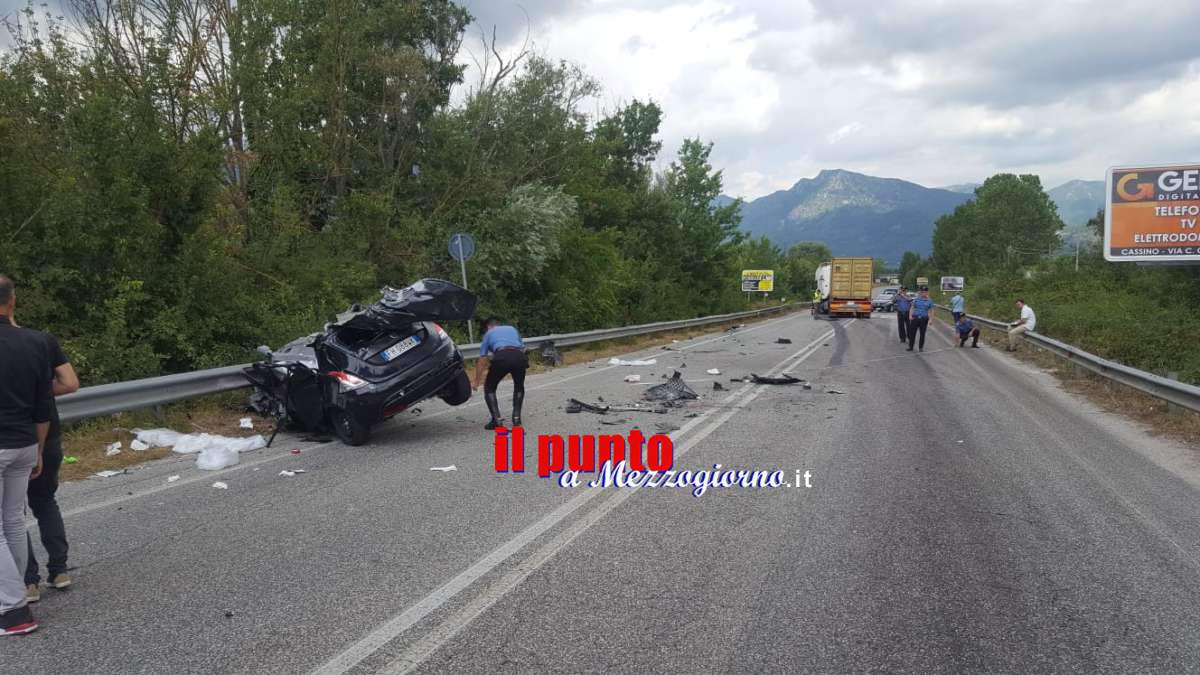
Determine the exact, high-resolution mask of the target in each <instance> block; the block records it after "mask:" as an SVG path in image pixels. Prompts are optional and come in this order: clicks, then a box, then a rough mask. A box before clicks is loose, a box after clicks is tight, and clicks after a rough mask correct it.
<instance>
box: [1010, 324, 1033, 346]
mask: <svg viewBox="0 0 1200 675" xmlns="http://www.w3.org/2000/svg"><path fill="white" fill-rule="evenodd" d="M1027 330H1029V329H1028V328H1026V327H1025V324H1021V325H1020V326H1014V327H1012V328H1010V329H1008V348H1009V349H1016V348H1017V341H1018V340H1020V339H1021V336H1023V335H1025V331H1027Z"/></svg>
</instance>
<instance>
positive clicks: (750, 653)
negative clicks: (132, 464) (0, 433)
mask: <svg viewBox="0 0 1200 675" xmlns="http://www.w3.org/2000/svg"><path fill="white" fill-rule="evenodd" d="M889 319H891V315H877V318H875V319H872V320H858V321H844V322H836V323H831V322H825V321H814V320H813V319H812V318H811V317H810V316H808V315H807V314H803V313H801V314H794V315H791V316H789V317H785V318H782V319H776V320H771V321H766V322H763V323H760V324H755V325H752V326H748V327H746V328H745V329H743V330H741V331H737V332H735V333H733V334H730V335H726V334H718V335H709V336H704V337H698V338H695V339H693V340H688V341H685V342H681V343H679V344H676V345H673V346H674V348H675V349H676V350H678V351H665V350H643V351H641V352H638V353H636V354H635V355H634V356H639V357H642V358H657V359H658V364H657V365H655V366H650V367H637V368H634V367H610V366H607V365H605V364H604V363H603V362H596V363H592V364H582V365H577V366H571V367H568V368H561V369H558V370H555V371H553V372H550V373H547V374H544V375H538V376H536V377H531V378H530V381H529V383H528V386H529V388H530V392H529V394H528V396H527V402H526V414H525V421H526V424H527V425H528V433H529V434H530V440H529V442H528V443H527V456H526V463H527V470H526V472H525V473H524V474H506V475H499V474H496V473H495V472H494V470H493V469H492V439H491V436H490V435H488V434H486V433H485V432H484V431H483V429H482V424H483V421H484V416H483V415H484V413H483V409H482V404H481V403H480V402H478V401H472V402H471V403H470V404H468V406H465V407H463V408H456V409H452V408H448V407H446V406H443V405H442V404H440V403H433V404H429V405H426V406H423V408H424V410H423V412H422V413H421V414H420V415H410V416H406V417H404V418H403V419H401V420H397V421H395V422H393V423H390V424H389V425H387V426H385V427H383V428H381V429H380V430H379V432H378V433H377V434H376V436H375V438H374V441H373V444H372V445H370V446H366V447H362V448H347V447H343V446H340V445H337V444H335V443H330V444H312V443H301V442H299V441H297V440H294V439H282V440H280V441H277V444H276V446H275V447H274V448H272V449H270V450H267V451H263V452H259V453H250V454H248V455H245V456H244V457H243V463H242V464H241V465H240V466H239V467H236V468H234V469H232V470H228V471H224V472H214V473H209V472H200V471H197V470H196V469H194V468H192V467H191V463H190V460H189V459H186V458H179V459H169V460H164V461H161V462H157V463H153V464H151V465H149V466H147V467H146V468H144V469H142V470H139V471H136V472H134V473H132V474H130V475H128V476H120V477H117V478H113V479H108V480H99V479H93V480H87V481H83V482H80V483H77V484H71V485H68V486H67V487H66V488H65V489H64V495H63V502H64V509H65V511H66V512H67V525H68V528H69V531H70V534H71V537H72V543H73V549H72V556H73V563H74V564H76V565H79V566H80V568H79V569H78V570H77V571H76V575H77V578H78V581H77V583H76V588H74V589H72V590H71V591H69V592H66V593H54V592H49V593H46V594H45V595H44V599H43V601H42V602H41V603H40V604H39V605H38V606H37V611H38V615H39V618H41V620H42V621H43V630H41V631H39V632H38V633H36V634H34V635H32V636H29V637H27V638H22V639H14V640H10V641H7V642H6V643H5V645H4V664H5V666H6V669H7V668H9V667H11V668H12V669H13V670H14V672H25V673H51V672H54V673H61V672H146V673H152V672H154V673H157V672H172V673H192V672H195V673H210V672H236V673H297V672H312V671H317V672H321V673H345V672H354V673H358V672H364V673H365V672H405V671H408V670H415V671H419V672H480V673H494V672H529V671H541V670H557V671H566V672H579V671H585V670H587V671H596V670H606V671H639V672H641V671H656V672H657V671H677V672H688V671H696V672H700V671H723V672H761V671H767V670H771V671H781V670H786V671H846V670H867V669H877V670H888V671H898V672H905V671H907V672H958V671H962V670H967V669H970V670H1004V671H1048V670H1051V671H1087V672H1095V671H1143V672H1144V671H1154V670H1157V671H1162V672H1185V671H1187V670H1189V669H1190V668H1192V666H1193V664H1195V663H1197V662H1198V661H1200V654H1198V652H1200V648H1198V647H1197V646H1196V645H1197V644H1198V642H1197V640H1196V638H1197V637H1198V636H1200V630H1198V623H1200V621H1198V620H1197V619H1196V618H1195V612H1194V608H1195V607H1196V606H1198V605H1200V589H1198V588H1197V583H1196V578H1197V572H1198V571H1200V561H1198V559H1197V551H1200V518H1198V516H1200V501H1198V500H1197V498H1196V497H1197V489H1198V487H1200V467H1198V466H1197V463H1196V461H1195V459H1194V456H1193V455H1192V454H1191V453H1190V451H1188V450H1186V449H1183V448H1179V447H1176V446H1172V445H1170V444H1168V443H1166V442H1164V441H1160V440H1157V439H1154V438H1152V437H1150V436H1148V435H1147V434H1145V433H1143V432H1142V431H1140V430H1137V429H1133V428H1130V427H1129V426H1128V425H1127V424H1126V423H1123V422H1122V421H1120V420H1118V419H1116V418H1114V417H1110V416H1108V415H1105V414H1103V413H1101V412H1100V411H1098V410H1096V409H1095V408H1093V407H1092V406H1090V405H1089V404H1087V403H1086V402H1083V401H1081V400H1079V399H1077V398H1074V397H1071V396H1069V395H1067V394H1065V393H1063V392H1061V391H1060V390H1058V389H1057V387H1056V385H1055V384H1054V383H1053V381H1052V378H1050V377H1049V376H1048V375H1045V374H1043V373H1040V372H1037V371H1034V370H1031V369H1029V368H1028V367H1026V366H1023V365H1021V364H1019V363H1016V362H1014V361H1012V360H1009V359H1006V358H1003V357H1002V356H1001V355H999V354H996V353H994V352H992V351H991V350H990V349H979V350H971V349H957V348H954V347H953V346H952V345H951V343H950V340H949V329H948V328H947V327H946V326H945V325H944V324H935V326H934V327H932V329H931V331H930V336H929V342H928V344H927V346H926V351H925V353H924V354H908V353H907V352H903V351H902V350H901V349H900V345H899V343H898V342H897V341H896V338H895V337H894V330H895V322H894V319H891V320H889ZM779 337H786V338H789V339H790V340H791V344H778V343H776V338H779ZM682 363H686V368H682V367H681V368H680V372H682V373H684V374H685V376H686V377H687V378H688V380H689V381H690V383H691V385H692V386H693V387H694V388H695V389H696V390H697V391H699V392H700V393H701V394H703V395H704V398H703V400H701V401H698V402H693V403H692V404H690V405H689V406H688V407H687V408H684V409H681V410H678V411H674V412H672V413H670V414H668V415H658V414H652V413H618V414H611V415H608V416H606V417H600V416H597V415H594V414H591V413H586V412H585V413H578V414H568V413H566V412H565V411H564V410H563V407H564V404H565V401H566V399H567V398H569V397H575V398H579V399H582V400H585V401H589V402H596V401H597V399H598V398H599V397H603V398H604V399H605V401H607V402H610V403H613V402H620V401H629V400H633V399H635V398H636V397H637V396H638V395H639V394H640V393H641V391H643V390H644V386H645V384H654V383H658V382H661V381H662V380H661V379H660V376H661V375H662V374H664V373H669V372H670V368H672V367H676V366H680V365H681V364H682ZM714 367H715V368H719V369H720V370H721V374H720V375H716V376H714V375H708V374H706V373H705V371H706V370H707V369H709V368H714ZM750 372H754V373H757V374H759V375H766V374H778V373H782V372H790V373H791V374H793V375H795V376H797V377H801V378H804V379H806V380H809V381H811V382H812V383H813V386H812V389H804V388H803V387H801V386H799V385H791V386H771V385H743V384H734V383H731V382H730V381H729V378H730V377H731V376H740V375H743V374H748V373H750ZM630 373H639V374H641V375H642V379H643V384H628V383H625V382H623V381H622V378H623V376H624V375H626V374H630ZM650 373H654V375H653V376H651V375H650ZM713 380H717V381H720V382H721V383H722V385H723V386H724V387H725V388H726V390H727V391H724V392H713V391H712V381H713ZM831 390H833V391H837V392H842V393H829V392H830V391H831ZM502 393H503V389H502ZM692 413H700V416H698V417H687V416H686V415H689V414H692ZM619 419H624V420H627V421H626V422H624V423H621V424H618V425H612V426H610V425H605V424H601V422H602V421H615V420H619ZM635 424H636V425H637V426H638V427H639V428H641V429H642V430H643V431H645V432H647V433H652V432H654V430H655V428H656V425H658V424H666V425H670V426H677V427H680V429H678V430H677V431H675V432H673V434H672V435H673V437H674V439H675V454H676V468H678V469H709V468H712V466H713V464H717V463H719V464H721V465H723V466H724V467H725V468H735V469H780V470H782V471H783V472H784V479H785V480H787V481H794V480H795V472H796V471H797V470H799V471H800V472H804V471H806V470H807V471H810V472H811V484H812V487H811V488H802V487H790V488H778V489H774V490H754V489H737V488H710V489H709V491H708V492H707V493H706V494H704V495H703V496H702V497H700V498H696V497H693V496H691V494H690V493H689V491H687V490H685V489H666V488H659V489H651V488H642V489H639V490H629V489H622V490H614V489H607V490H590V489H586V488H577V489H561V488H559V487H558V486H557V484H556V483H555V482H553V481H549V480H544V479H539V478H538V477H537V474H536V465H535V464H536V453H535V447H534V443H533V441H532V437H533V436H534V435H536V434H538V433H562V434H567V433H581V434H597V433H621V434H626V433H628V431H629V430H630V428H632V427H633V426H634V425H635ZM292 448H299V449H301V454H299V455H293V454H291V453H290V450H291V449H292ZM451 464H453V465H455V466H456V467H457V470H456V471H450V472H444V473H443V472H436V471H431V470H430V469H431V467H435V466H439V467H440V466H448V465H451ZM296 468H301V469H305V470H306V471H307V473H304V474H297V475H295V476H292V477H286V476H280V475H279V471H280V470H282V469H296ZM173 474H179V475H181V476H182V479H181V480H178V481H176V482H173V483H167V482H166V479H167V476H169V475H173ZM218 480H220V481H224V482H226V483H227V484H228V485H229V489H228V490H218V489H214V488H212V487H210V486H211V484H212V483H213V482H214V481H218Z"/></svg>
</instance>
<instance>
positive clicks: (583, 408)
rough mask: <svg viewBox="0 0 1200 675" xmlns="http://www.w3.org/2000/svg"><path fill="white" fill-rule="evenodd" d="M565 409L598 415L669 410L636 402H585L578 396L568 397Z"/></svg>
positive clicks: (663, 411) (663, 412)
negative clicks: (611, 403)
mask: <svg viewBox="0 0 1200 675" xmlns="http://www.w3.org/2000/svg"><path fill="white" fill-rule="evenodd" d="M652 388H653V387H652ZM565 410H566V411H567V412H569V413H580V412H590V413H596V414H597V415H606V414H608V413H610V412H648V413H658V414H666V412H667V409H666V408H651V407H648V406H643V405H638V404H636V403H635V404H632V405H593V404H591V403H584V402H583V401H580V400H579V399H576V398H569V399H567V407H566V408H565Z"/></svg>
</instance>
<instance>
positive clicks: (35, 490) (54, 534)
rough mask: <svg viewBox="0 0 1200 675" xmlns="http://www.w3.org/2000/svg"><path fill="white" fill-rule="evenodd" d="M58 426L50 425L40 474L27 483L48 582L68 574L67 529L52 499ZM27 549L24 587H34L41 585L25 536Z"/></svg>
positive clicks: (58, 461)
mask: <svg viewBox="0 0 1200 675" xmlns="http://www.w3.org/2000/svg"><path fill="white" fill-rule="evenodd" d="M57 427H58V425H57V424H56V425H53V427H52V428H51V430H50V435H49V436H48V437H47V438H46V448H45V450H44V451H43V453H42V473H41V475H40V476H38V477H37V478H34V479H32V480H30V481H29V510H31V511H33V516H34V517H35V518H37V523H38V532H40V533H41V536H42V546H45V547H46V553H47V554H49V557H50V560H49V561H48V562H47V563H46V569H47V571H48V576H47V577H46V578H47V579H53V578H54V577H55V576H56V575H58V574H62V573H64V572H66V571H67V549H68V546H67V529H66V527H65V526H64V525H63V519H62V513H61V512H60V511H59V510H58V500H57V499H55V498H54V495H55V493H57V492H58V470H59V468H60V467H61V466H62V461H63V452H62V437H61V435H60V433H59V430H58V428H57ZM26 539H28V545H29V563H28V564H27V565H26V566H25V584H26V585H29V584H36V583H38V582H39V581H41V579H40V577H39V576H38V562H37V558H36V557H34V554H33V538H32V537H31V536H29V535H28V534H27V535H26Z"/></svg>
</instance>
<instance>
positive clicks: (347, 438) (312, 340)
mask: <svg viewBox="0 0 1200 675" xmlns="http://www.w3.org/2000/svg"><path fill="white" fill-rule="evenodd" d="M476 302H477V298H476V296H475V294H473V293H471V292H470V291H468V290H466V289H465V288H462V287H461V286H456V285H455V284H452V283H450V282H448V281H443V280H441V279H422V280H421V281H418V282H416V283H415V284H413V285H411V286H408V287H406V288H401V289H395V288H384V289H383V298H382V299H381V300H379V301H378V302H376V303H374V304H372V305H370V306H368V307H366V308H363V307H361V306H358V305H355V306H354V307H351V308H350V310H349V311H347V312H345V313H343V314H340V315H338V317H337V320H336V321H334V322H333V323H330V324H327V325H326V326H325V329H324V330H323V331H321V332H319V333H315V334H313V335H309V336H307V337H304V338H300V339H298V340H294V341H292V342H290V343H288V344H287V345H285V346H284V347H282V348H281V349H279V350H278V351H274V352H272V351H271V350H270V349H268V348H267V347H259V348H258V349H259V352H260V353H261V354H263V355H264V356H265V357H266V360H265V361H263V362H260V363H255V364H252V365H250V366H249V367H247V368H245V369H243V371H242V372H243V373H244V374H245V376H246V379H248V380H250V382H251V384H253V385H254V387H255V393H254V395H253V396H252V398H251V405H252V406H253V407H254V408H255V409H257V410H258V411H259V412H261V413H264V414H268V415H273V416H275V417H277V418H280V424H278V425H276V429H277V430H278V428H279V426H282V425H283V424H284V423H290V424H292V425H294V426H298V427H300V428H303V429H305V430H307V431H310V432H322V431H327V430H330V429H332V431H333V432H334V433H335V434H336V435H337V437H338V438H339V439H341V441H342V442H343V443H346V444H348V445H362V444H363V443H365V442H366V440H367V438H368V437H369V436H370V433H371V427H373V426H374V425H376V424H378V423H379V422H382V421H383V420H386V419H388V418H390V417H392V416H393V415H396V414H397V413H399V412H401V411H403V410H405V409H406V408H408V407H410V406H412V405H414V404H415V403H418V402H420V401H423V400H425V399H428V398H432V397H434V396H437V397H439V398H441V399H442V400H443V401H445V402H446V403H448V404H450V405H462V404H463V403H466V402H467V401H468V400H469V399H470V398H471V382H470V379H469V378H468V377H467V373H466V370H465V369H464V368H463V358H462V355H461V354H460V353H459V351H458V347H457V346H456V345H455V344H454V341H453V340H452V339H451V338H450V336H449V335H448V334H447V333H446V331H445V330H443V329H442V327H441V325H440V324H439V322H446V321H462V320H466V319H469V318H471V316H472V315H473V314H474V313H475V305H476Z"/></svg>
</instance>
